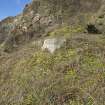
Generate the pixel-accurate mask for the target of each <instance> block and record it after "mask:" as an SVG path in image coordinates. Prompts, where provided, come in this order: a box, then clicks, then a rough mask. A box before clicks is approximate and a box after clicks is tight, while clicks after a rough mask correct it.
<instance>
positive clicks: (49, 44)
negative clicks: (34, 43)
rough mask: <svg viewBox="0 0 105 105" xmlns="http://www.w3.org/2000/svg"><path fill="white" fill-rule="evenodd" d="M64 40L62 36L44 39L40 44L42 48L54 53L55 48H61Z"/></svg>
mask: <svg viewBox="0 0 105 105" xmlns="http://www.w3.org/2000/svg"><path fill="white" fill-rule="evenodd" d="M65 42H66V39H64V38H49V39H45V41H44V43H43V46H42V50H46V49H47V50H48V51H49V52H50V53H54V52H55V51H56V50H57V49H59V48H61V47H62V46H63V45H64V43H65Z"/></svg>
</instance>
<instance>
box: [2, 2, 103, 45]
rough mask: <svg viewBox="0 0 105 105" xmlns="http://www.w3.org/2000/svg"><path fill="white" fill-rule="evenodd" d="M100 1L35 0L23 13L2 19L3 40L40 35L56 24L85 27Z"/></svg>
mask: <svg viewBox="0 0 105 105" xmlns="http://www.w3.org/2000/svg"><path fill="white" fill-rule="evenodd" d="M101 3H102V2H101V1H100V0H91V1H89V0H65V1H64V0H53V1H52V0H45V1H43V0H33V1H32V2H31V3H30V4H27V5H26V6H25V8H24V10H23V12H22V13H21V14H20V15H18V16H16V17H9V18H7V19H4V20H3V21H2V22H1V23H0V24H1V25H0V26H1V27H0V37H1V41H0V43H4V41H6V42H5V43H7V42H8V41H7V40H11V41H12V40H14V41H13V42H14V43H15V44H19V43H22V42H23V41H28V40H30V39H32V38H33V37H36V38H38V37H41V36H43V34H47V32H49V31H51V30H52V29H53V28H54V26H55V25H56V24H58V25H62V24H65V23H66V24H68V25H83V27H85V26H86V24H88V21H89V20H90V18H91V16H93V15H94V13H97V12H98V11H99V9H100V8H101ZM50 27H51V28H50ZM8 37H11V38H8ZM9 42H10V41H9ZM14 43H13V44H14Z"/></svg>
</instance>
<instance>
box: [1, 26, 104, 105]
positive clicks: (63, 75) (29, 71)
mask: <svg viewBox="0 0 105 105" xmlns="http://www.w3.org/2000/svg"><path fill="white" fill-rule="evenodd" d="M72 30H73V31H72V32H71V29H70V28H68V27H63V28H60V29H56V30H55V31H53V32H51V33H49V34H48V35H49V36H54V34H56V35H58V36H59V35H63V36H64V37H66V38H67V42H66V44H65V46H64V47H62V48H61V49H59V50H57V51H56V52H55V53H54V54H50V53H48V52H47V51H45V52H42V51H41V49H40V47H39V46H37V44H34V45H33V44H32V43H29V44H27V45H26V46H23V47H22V48H21V49H20V50H18V51H17V52H13V53H11V54H5V55H1V56H0V105H105V99H104V97H105V95H104V90H105V88H104V87H105V84H104V82H105V57H104V56H105V48H104V46H105V37H104V36H103V35H98V34H97V35H91V34H79V33H77V32H80V31H82V28H80V27H79V28H76V29H72ZM61 33H62V34H61Z"/></svg>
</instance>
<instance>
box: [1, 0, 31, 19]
mask: <svg viewBox="0 0 105 105" xmlns="http://www.w3.org/2000/svg"><path fill="white" fill-rule="evenodd" d="M30 1H31V0H0V20H2V19H4V18H6V17H8V16H15V15H17V14H19V13H21V11H22V10H23V8H24V6H25V4H27V3H29V2H30Z"/></svg>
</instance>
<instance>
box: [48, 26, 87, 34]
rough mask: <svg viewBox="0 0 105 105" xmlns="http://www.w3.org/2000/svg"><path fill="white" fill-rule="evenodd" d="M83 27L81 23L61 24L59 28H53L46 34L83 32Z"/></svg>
mask: <svg viewBox="0 0 105 105" xmlns="http://www.w3.org/2000/svg"><path fill="white" fill-rule="evenodd" d="M84 30H85V29H84V27H83V26H81V25H78V26H62V27H61V28H58V29H55V30H54V31H52V32H49V33H48V36H70V35H71V34H73V33H81V32H84Z"/></svg>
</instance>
